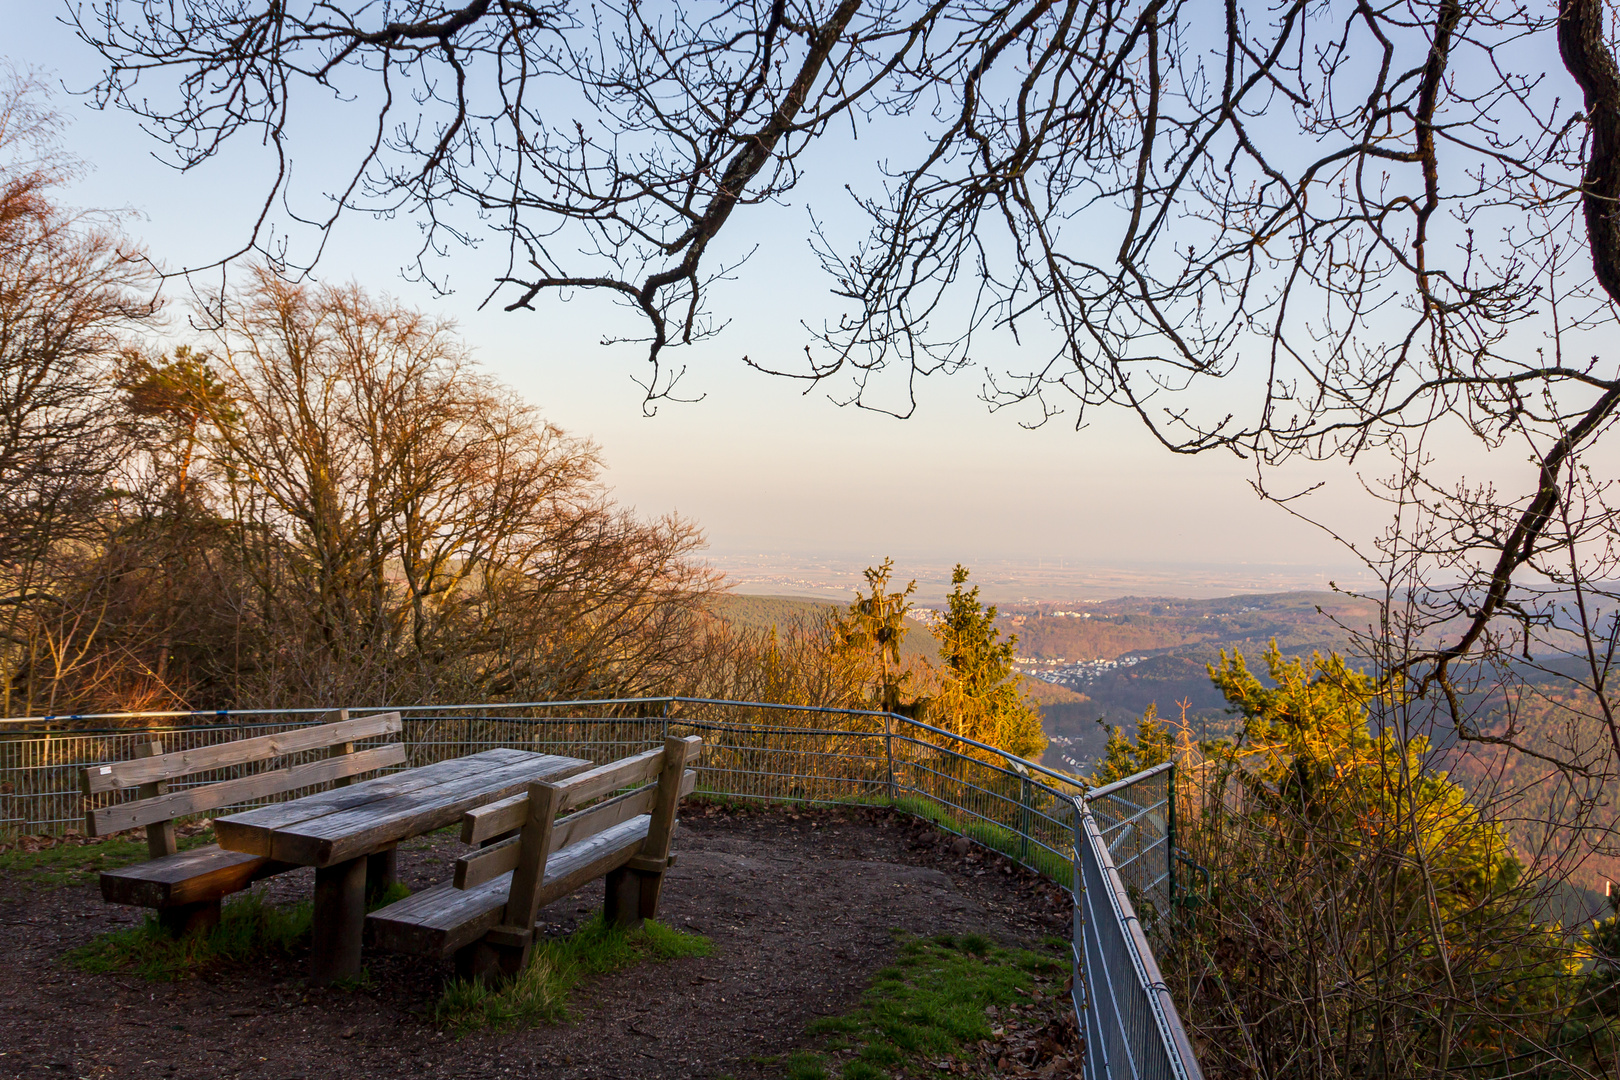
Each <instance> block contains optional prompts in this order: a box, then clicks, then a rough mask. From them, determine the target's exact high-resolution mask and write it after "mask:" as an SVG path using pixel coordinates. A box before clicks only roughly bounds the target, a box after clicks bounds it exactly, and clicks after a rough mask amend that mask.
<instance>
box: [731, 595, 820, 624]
mask: <svg viewBox="0 0 1620 1080" xmlns="http://www.w3.org/2000/svg"><path fill="white" fill-rule="evenodd" d="M833 606H835V605H832V604H829V603H827V602H826V601H825V600H810V599H807V598H805V597H803V596H737V595H735V594H733V593H725V594H722V595H721V596H718V597H716V598H715V602H714V611H715V614H717V615H719V616H720V617H721V618H722V619H725V620H726V621H727V622H729V623H730V624H731V625H733V626H736V627H738V628H740V629H746V630H769V629H770V628H771V627H773V626H774V627H776V628H777V629H779V630H781V629H785V628H786V627H788V626H790V625H792V624H794V623H806V624H808V623H812V622H814V621H815V620H816V619H818V618H820V617H821V613H822V612H824V611H826V610H827V609H828V608H830V607H833Z"/></svg>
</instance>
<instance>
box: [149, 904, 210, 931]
mask: <svg viewBox="0 0 1620 1080" xmlns="http://www.w3.org/2000/svg"><path fill="white" fill-rule="evenodd" d="M158 925H159V926H161V927H163V929H164V930H166V931H168V934H169V936H170V937H176V938H179V937H185V936H186V935H187V934H206V933H208V931H210V930H212V929H213V928H214V927H216V926H218V925H219V901H218V900H199V901H198V902H197V903H195V904H175V905H174V906H173V907H166V908H158Z"/></svg>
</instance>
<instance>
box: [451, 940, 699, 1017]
mask: <svg viewBox="0 0 1620 1080" xmlns="http://www.w3.org/2000/svg"><path fill="white" fill-rule="evenodd" d="M713 951H714V943H713V942H711V941H710V940H709V939H708V938H706V937H702V936H701V935H698V934H688V933H684V932H682V931H679V930H671V929H670V928H669V927H667V926H662V925H660V924H658V923H656V922H646V923H643V924H642V925H641V926H640V927H638V928H637V929H635V930H623V929H620V928H619V927H612V926H608V925H607V924H606V923H605V922H603V920H602V916H601V914H600V913H598V914H597V915H596V917H595V918H594V919H592V920H591V921H590V922H588V923H586V924H585V925H584V926H582V927H580V928H579V929H578V930H576V931H574V932H573V933H572V934H570V935H568V936H567V937H564V938H554V939H552V940H549V941H543V942H540V943H539V944H537V945H536V946H535V949H534V954H533V956H531V957H530V959H529V966H528V967H526V968H524V969H523V973H522V974H521V975H519V976H518V977H517V978H516V979H513V980H512V981H511V982H510V983H508V984H507V985H505V986H503V987H500V988H498V989H493V988H490V987H486V986H483V985H482V984H479V983H476V982H469V981H467V980H465V979H452V980H451V981H450V982H449V983H448V984H447V985H446V986H445V988H444V995H443V996H442V997H441V998H440V999H439V1004H438V1007H437V1008H436V1009H435V1010H434V1019H435V1020H437V1021H438V1022H439V1023H441V1024H443V1025H445V1026H446V1027H448V1028H450V1029H451V1030H452V1031H454V1032H455V1033H456V1034H457V1035H465V1034H466V1033H468V1032H470V1031H477V1030H480V1029H491V1030H495V1031H501V1030H505V1029H508V1028H514V1027H528V1026H532V1025H534V1024H539V1023H555V1022H557V1021H559V1020H562V1019H565V1018H566V1017H567V1015H568V995H569V994H570V993H571V992H572V991H573V990H574V988H575V987H576V986H578V985H579V984H580V983H581V982H582V981H584V980H585V979H587V978H590V977H591V976H594V975H603V974H606V973H607V972H610V971H616V970H618V969H619V968H623V967H628V966H630V965H631V964H635V963H639V962H642V961H646V960H655V961H664V960H674V959H676V958H677V957H682V956H707V955H709V954H710V953H711V952H713Z"/></svg>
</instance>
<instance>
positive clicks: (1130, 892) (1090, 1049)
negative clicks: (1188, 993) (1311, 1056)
mask: <svg viewBox="0 0 1620 1080" xmlns="http://www.w3.org/2000/svg"><path fill="white" fill-rule="evenodd" d="M1175 790H1176V785H1175V765H1174V764H1173V763H1170V762H1166V763H1165V764H1163V765H1158V766H1155V767H1154V768H1151V769H1147V770H1145V771H1143V772H1140V773H1137V774H1136V775H1134V776H1128V777H1126V778H1125V779H1123V780H1120V781H1117V782H1115V783H1112V784H1108V785H1106V786H1104V787H1099V788H1095V789H1093V790H1092V791H1089V792H1087V793H1085V794H1083V795H1080V796H1077V797H1076V798H1075V799H1074V806H1075V815H1074V853H1075V858H1074V888H1073V895H1074V936H1073V948H1074V995H1075V1013H1076V1015H1077V1016H1079V1018H1080V1022H1081V1024H1082V1032H1083V1034H1084V1035H1085V1039H1086V1056H1085V1075H1086V1078H1087V1080H1171V1078H1174V1080H1201V1078H1202V1075H1203V1074H1202V1072H1201V1071H1200V1070H1199V1068H1198V1061H1197V1058H1196V1057H1195V1055H1194V1054H1193V1050H1192V1044H1191V1043H1190V1042H1189V1041H1188V1039H1187V1033H1186V1031H1185V1030H1184V1029H1183V1028H1182V1025H1181V1017H1180V1014H1179V1013H1178V1012H1177V1011H1176V1005H1175V1002H1174V1001H1173V1000H1171V997H1170V989H1169V987H1168V986H1167V985H1166V984H1165V981H1164V977H1163V976H1162V975H1161V974H1160V972H1159V965H1158V961H1156V960H1155V959H1154V956H1153V947H1152V945H1151V943H1150V938H1151V937H1158V938H1159V939H1160V940H1161V941H1162V940H1163V938H1164V935H1163V934H1156V933H1155V931H1156V930H1166V929H1168V928H1169V927H1170V925H1171V920H1172V917H1173V914H1174V911H1173V906H1174V903H1175V901H1176V898H1177V893H1176V887H1175V868H1176V861H1177V856H1176V851H1175ZM1144 917H1145V918H1146V919H1147V922H1146V924H1144V921H1143V918H1144Z"/></svg>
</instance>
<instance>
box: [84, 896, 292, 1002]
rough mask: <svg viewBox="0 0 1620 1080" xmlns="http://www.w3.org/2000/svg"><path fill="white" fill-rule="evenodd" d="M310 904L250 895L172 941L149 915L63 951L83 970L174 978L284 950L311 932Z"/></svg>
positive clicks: (161, 979)
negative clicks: (214, 922) (200, 930)
mask: <svg viewBox="0 0 1620 1080" xmlns="http://www.w3.org/2000/svg"><path fill="white" fill-rule="evenodd" d="M310 911H311V908H310V905H309V904H308V903H302V904H295V905H293V906H292V907H286V908H281V907H273V906H271V905H270V904H266V903H265V902H264V901H263V900H261V899H260V898H259V897H258V896H256V895H253V894H249V895H247V896H243V897H241V898H239V899H236V900H232V901H230V902H229V903H227V904H225V905H224V907H223V908H222V910H221V912H220V919H219V925H218V926H216V927H214V928H213V929H212V930H210V931H209V932H208V933H206V934H190V935H187V936H186V937H183V938H180V939H178V940H176V939H175V938H172V937H170V936H169V935H168V933H167V931H165V930H164V929H163V927H162V926H161V925H159V923H158V919H157V916H156V915H155V914H152V915H148V916H147V917H146V921H145V922H144V923H142V924H141V925H140V926H137V927H134V928H132V929H129V930H114V931H112V932H110V933H106V934H102V935H100V936H99V937H97V938H96V939H95V940H94V941H91V942H90V943H89V944H87V945H81V946H80V947H79V948H77V949H74V950H73V951H72V952H69V953H68V954H67V960H68V962H69V963H70V964H72V965H74V966H75V967H77V968H79V970H81V971H88V972H92V973H104V972H115V971H132V972H134V973H135V974H137V975H139V976H141V978H143V979H146V980H148V981H150V982H178V981H180V980H181V979H185V978H188V977H190V976H192V975H195V974H197V973H198V972H199V971H202V970H203V969H204V968H207V967H209V966H211V965H213V964H218V963H235V964H245V963H249V962H251V961H254V960H259V959H262V958H263V957H265V956H268V955H271V954H273V953H279V954H283V955H285V954H287V953H290V952H291V951H292V950H293V948H294V947H295V946H296V945H297V944H298V943H299V942H300V941H302V940H303V939H304V938H305V937H307V936H308V934H309V924H310Z"/></svg>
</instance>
